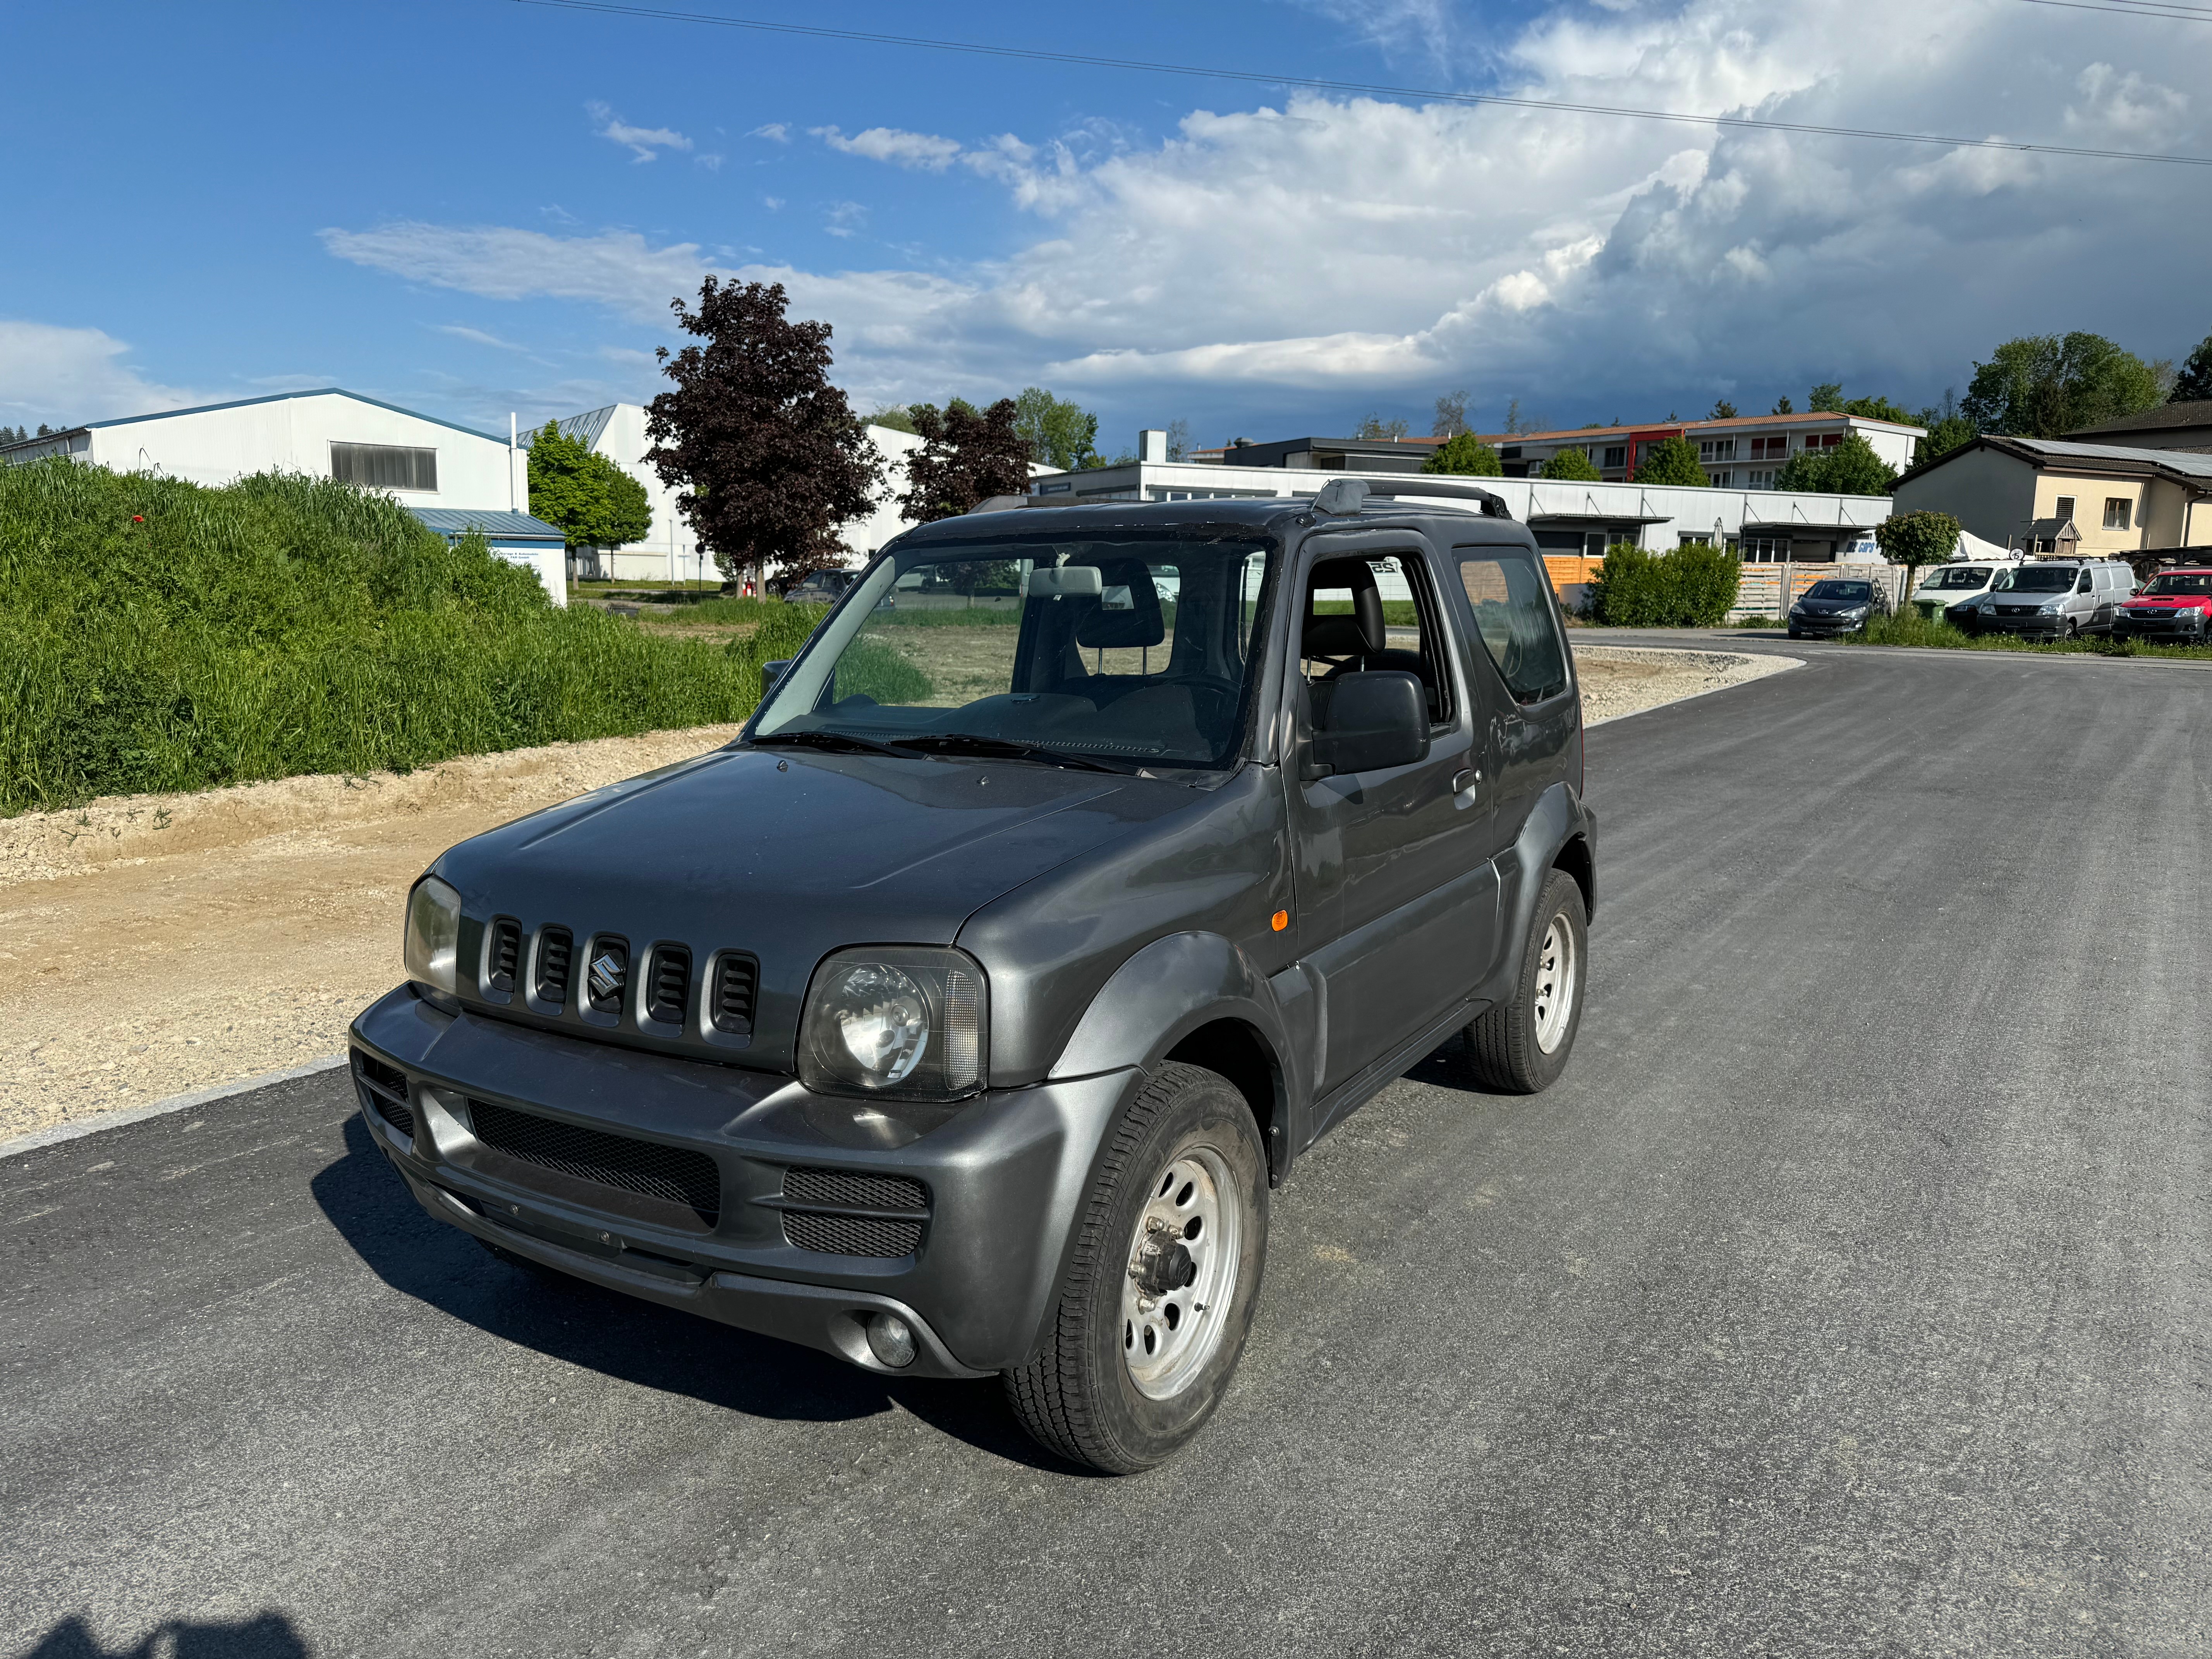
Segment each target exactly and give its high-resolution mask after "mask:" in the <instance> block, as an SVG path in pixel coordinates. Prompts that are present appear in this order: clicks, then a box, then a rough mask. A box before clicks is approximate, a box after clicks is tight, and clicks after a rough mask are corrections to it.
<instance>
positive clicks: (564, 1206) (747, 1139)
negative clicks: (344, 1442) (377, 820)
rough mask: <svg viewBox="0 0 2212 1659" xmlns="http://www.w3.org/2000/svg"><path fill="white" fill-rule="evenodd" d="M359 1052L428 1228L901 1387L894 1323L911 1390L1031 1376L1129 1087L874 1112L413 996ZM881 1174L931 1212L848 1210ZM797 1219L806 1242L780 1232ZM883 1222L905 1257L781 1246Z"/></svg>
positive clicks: (1081, 1083)
mask: <svg viewBox="0 0 2212 1659" xmlns="http://www.w3.org/2000/svg"><path fill="white" fill-rule="evenodd" d="M353 1047H354V1059H353V1074H354V1081H355V1087H356V1092H357V1093H358V1094H359V1096H360V1097H361V1100H362V1118H363V1120H364V1121H366V1123H367V1124H368V1131H369V1134H370V1136H371V1138H372V1139H374V1140H375V1142H376V1144H377V1146H379V1147H380V1149H381V1150H382V1151H383V1152H384V1153H385V1155H386V1157H387V1158H390V1159H391V1160H392V1164H393V1165H394V1166H395V1167H396V1168H397V1169H398V1171H399V1173H400V1174H401V1176H403V1177H404V1179H405V1180H406V1182H407V1185H408V1188H409V1190H410V1191H411V1192H412V1193H413V1194H415V1196H416V1200H418V1201H420V1202H421V1204H422V1206H423V1208H424V1209H426V1210H427V1211H428V1212H429V1213H430V1214H432V1215H433V1216H435V1217H436V1218H438V1219H439V1220H441V1221H444V1222H446V1223H447V1224H449V1225H453V1226H456V1227H459V1228H461V1229H462V1230H464V1231H467V1232H471V1233H474V1234H475V1235H476V1236H477V1237H479V1238H483V1239H486V1240H488V1241H489V1242H491V1243H496V1244H499V1245H501V1246H502V1247H503V1248H505V1249H509V1250H512V1251H513V1252H515V1253H516V1254H517V1255H526V1256H528V1257H530V1258H531V1259H532V1260H533V1261H542V1262H544V1263H545V1264H547V1265H549V1266H551V1267H557V1268H559V1269H560V1270H562V1272H564V1273H573V1274H574V1275H575V1276H576V1277H577V1278H579V1279H589V1280H591V1281H592V1282H593V1283H595V1284H599V1285H605V1286H606V1287H607V1288H608V1289H611V1290H617V1291H624V1292H627V1293H628V1294H630V1295H633V1296H637V1297H643V1298H644V1299H646V1300H647V1301H652V1302H658V1303H660V1304H663V1305H665V1306H668V1307H675V1308H682V1309H684V1310H686V1311H689V1312H692V1313H696V1314H700V1315H702V1316H705V1317H707V1318H709V1319H714V1320H719V1321H720V1322H724V1323H726V1324H731V1325H735V1326H738V1327H740V1328H744V1329H746V1330H751V1331H758V1332H761V1333H763V1334H767V1335H770V1336H776V1337H781V1338H783V1339H785V1340H789V1341H793V1342H799V1343H802V1344H805V1346H810V1347H815V1348H819V1349H822V1350H823V1351H824V1352H829V1353H833V1354H836V1355H837V1356H839V1357H840V1358H845V1359H848V1360H850V1361H852V1362H853V1363H854V1364H859V1365H861V1366H864V1367H866V1368H867V1369H869V1370H878V1371H888V1370H890V1368H889V1367H887V1366H885V1365H884V1364H883V1363H882V1362H881V1361H879V1360H878V1359H877V1358H875V1356H874V1354H873V1353H872V1352H871V1351H870V1349H869V1347H868V1345H867V1341H866V1336H865V1334H864V1333H863V1331H862V1328H861V1324H862V1322H863V1320H865V1319H866V1317H867V1316H869V1315H871V1314H873V1313H879V1312H880V1313H896V1314H897V1315H899V1316H901V1317H902V1318H903V1319H905V1320H906V1321H907V1322H908V1324H909V1325H910V1326H912V1327H913V1328H914V1330H915V1338H916V1344H915V1346H916V1355H915V1361H914V1363H913V1364H911V1365H908V1366H906V1367H903V1368H902V1369H901V1370H899V1371H898V1372H897V1373H896V1374H898V1375H902V1376H984V1375H987V1374H988V1373H990V1372H993V1371H996V1370H1006V1369H1007V1368H1008V1367H1010V1366H1013V1365H1016V1364H1020V1363H1021V1362H1022V1361H1023V1360H1024V1358H1027V1357H1028V1355H1029V1352H1030V1350H1031V1348H1032V1347H1033V1346H1034V1345H1035V1342H1036V1337H1037V1334H1038V1332H1039V1331H1040V1330H1041V1329H1042V1326H1043V1322H1044V1320H1045V1318H1046V1316H1047V1314H1048V1311H1049V1309H1050V1306H1051V1302H1052V1298H1053V1296H1054V1292H1055V1291H1056V1290H1057V1287H1058V1285H1059V1280H1060V1268H1061V1263H1062V1258H1063V1254H1064V1250H1065V1247H1066V1241H1067V1239H1068V1237H1070V1234H1071V1231H1072V1224H1073V1219H1074V1218H1075V1217H1076V1215H1077V1214H1079V1211H1080V1206H1081V1203H1082V1200H1083V1196H1084V1194H1085V1192H1086V1190H1087V1189H1088V1188H1089V1185H1090V1181H1091V1164H1092V1162H1093V1159H1094V1158H1095V1155H1096V1152H1097V1148H1098V1147H1099V1146H1100V1145H1101V1144H1102V1143H1103V1139H1104V1136H1105V1133H1106V1132H1107V1129H1108V1128H1109V1126H1110V1125H1111V1124H1112V1122H1113V1121H1114V1120H1115V1117H1116V1116H1117V1115H1119V1113H1120V1111H1121V1108H1122V1106H1123V1104H1124V1103H1125V1102H1126V1100H1127V1097H1128V1095H1129V1092H1130V1091H1131V1090H1132V1089H1133V1087H1134V1086H1135V1085H1136V1084H1137V1082H1138V1081H1139V1073H1136V1072H1135V1071H1133V1070H1129V1071H1119V1072H1110V1073H1103V1074H1101V1075H1097V1076H1092V1077H1087V1078H1080V1079H1071V1080H1066V1081H1056V1082H1052V1083H1047V1084H1042V1085H1037V1086H1036V1087H1033V1088H1028V1089H1012V1090H1001V1091H992V1092H990V1093H987V1094H984V1095H981V1096H979V1097H976V1098H975V1099H973V1100H970V1101H968V1102H965V1103H962V1104H960V1105H959V1106H957V1107H956V1108H940V1109H935V1110H934V1111H933V1112H921V1113H916V1112H912V1111H908V1110H905V1109H900V1108H895V1107H890V1106H888V1105H886V1106H885V1107H884V1109H882V1110H878V1109H875V1108H874V1106H873V1105H872V1103H869V1102H866V1101H861V1100H852V1099H846V1098H843V1097H832V1096H824V1095H816V1094H812V1093H811V1092H809V1091H807V1090H805V1089H804V1088H802V1087H801V1086H800V1085H799V1083H798V1082H797V1081H796V1080H795V1079H790V1078H787V1077H781V1076H778V1075H775V1074H773V1073H762V1072H748V1071H743V1070H739V1069H738V1068H736V1067H733V1066H720V1065H714V1064H710V1063H707V1062H704V1061H699V1060H681V1059H674V1058H670V1057H666V1056H662V1055H657V1054H641V1053H638V1052H635V1051H634V1050H630V1049H625V1048H615V1047H613V1046H612V1045H610V1044H605V1043H597V1042H590V1041H588V1040H586V1039H582V1038H578V1037H572V1036H565V1035H562V1034H559V1033H554V1032H545V1031H539V1030H532V1029H528V1028H526V1027H522V1026H519V1025H510V1024H506V1023H504V1022H502V1021H500V1020H497V1019H494V1018H487V1017H485V1016H483V1015H480V1014H472V1013H466V1012H464V1013H460V1014H447V1013H444V1012H441V1011H439V1010H437V1009H435V1008H432V1007H430V1006H428V1004H426V1003H424V1002H422V1001H421V1000H418V999H417V998H416V996H415V994H413V993H412V992H411V991H410V990H409V989H407V988H406V987H404V986H403V987H400V988H399V989H398V990H396V991H393V992H392V993H391V994H389V995H387V996H386V997H384V998H383V999H381V1000H379V1001H378V1002H376V1003H375V1004H374V1005H372V1006H370V1007H369V1008H368V1010H367V1011H365V1012H363V1013H362V1015H361V1017H360V1018H358V1019H356V1021H355V1022H354V1026H353ZM364 1061H366V1062H368V1064H367V1065H366V1066H365V1065H364ZM380 1068H390V1072H389V1073H386V1072H385V1071H383V1070H381V1069H380ZM391 1073H397V1074H398V1076H399V1077H402V1078H404V1085H405V1086H404V1095H405V1099H404V1103H398V1102H396V1099H395V1096H394V1094H393V1091H392V1089H391V1087H390V1085H391V1083H392V1076H391ZM373 1080H374V1084H376V1085H381V1086H373ZM894 1112H896V1114H897V1115H892V1114H893V1113H894ZM493 1123H496V1124H497V1125H499V1126H500V1127H499V1128H498V1131H497V1132H496V1133H495V1132H494V1131H493V1130H492V1129H491V1128H490V1127H486V1126H488V1125H490V1124H493ZM518 1124H520V1125H523V1126H526V1131H527V1133H526V1135H525V1137H524V1139H520V1140H518V1139H516V1133H515V1130H516V1126H517V1125H518ZM480 1127H481V1128H483V1130H484V1135H485V1137H486V1138H485V1139H479V1137H478V1134H477V1129H478V1128H480ZM609 1138H612V1139H615V1140H617V1141H619V1142H620V1143H621V1149H628V1150H626V1151H622V1152H621V1157H620V1158H619V1159H618V1160H617V1162H618V1163H619V1164H620V1167H617V1166H616V1164H609V1163H607V1162H605V1160H604V1159H603V1158H602V1159H600V1161H599V1162H594V1159H595V1158H600V1154H599V1152H595V1151H594V1150H593V1149H594V1148H604V1147H605V1146H606V1143H607V1140H608V1139H609ZM579 1147H581V1148H582V1149H583V1150H582V1151H581V1152H579V1151H578V1148H579ZM621 1149H617V1150H621ZM702 1160H703V1162H702ZM671 1170H673V1171H674V1172H675V1176H674V1177H672V1178H671V1176H669V1175H668V1171H671ZM794 1170H795V1171H798V1172H799V1177H800V1179H799V1182H796V1183H795V1182H794V1181H793V1178H792V1176H791V1174H790V1172H792V1171H794ZM687 1172H688V1173H687ZM885 1177H889V1178H890V1182H889V1183H888V1184H889V1185H891V1186H896V1185H898V1184H899V1183H901V1182H920V1183H921V1190H922V1192H923V1194H925V1198H924V1200H923V1202H922V1206H921V1210H920V1211H911V1210H909V1209H907V1208H901V1209H898V1210H871V1209H868V1208H866V1207H863V1206H862V1205H861V1203H860V1202H859V1201H856V1200H853V1199H851V1198H850V1197H849V1194H851V1193H853V1192H856V1191H857V1192H860V1193H863V1194H866V1192H868V1191H869V1190H870V1186H869V1183H870V1182H871V1178H873V1179H874V1181H875V1182H876V1183H877V1184H878V1185H879V1186H880V1185H884V1184H885V1183H884V1180H883V1178H885ZM617 1182H628V1183H629V1184H628V1185H620V1184H613V1183H617ZM686 1182H688V1183H689V1184H688V1185H687V1184H685V1183H686ZM855 1183H857V1185H856V1184H855ZM794 1189H796V1190H797V1191H798V1192H799V1194H800V1195H799V1197H798V1198H796V1199H794V1198H793V1196H792V1195H791V1194H792V1193H793V1190H794ZM823 1190H829V1191H830V1192H831V1193H832V1194H833V1196H832V1198H831V1200H829V1201H826V1202H825V1201H823V1200H821V1199H820V1194H821V1192H822V1191H823ZM838 1193H843V1194H848V1196H846V1197H844V1198H838V1197H836V1196H835V1194H838ZM870 1201H871V1202H873V1201H875V1200H870ZM794 1214H796V1215H802V1216H805V1217H807V1218H810V1219H811V1221H812V1222H814V1223H816V1224H818V1225H814V1226H812V1227H811V1228H809V1227H805V1226H800V1227H787V1217H788V1216H792V1215H794ZM894 1215H896V1216H898V1217H901V1219H899V1220H896V1221H886V1220H884V1219H883V1218H884V1217H888V1216H894ZM886 1226H889V1227H891V1228H893V1229H894V1230H896V1229H900V1228H903V1229H906V1230H907V1231H906V1233H905V1234H903V1235H898V1236H899V1237H903V1238H906V1239H910V1240H911V1241H912V1247H911V1248H909V1249H907V1250H906V1253H905V1254H903V1255H896V1256H891V1255H880V1256H879V1255H845V1254H832V1253H829V1252H828V1251H826V1250H824V1249H803V1248H801V1247H800V1246H799V1244H797V1243H793V1242H792V1238H791V1237H790V1236H789V1235H790V1234H791V1233H793V1232H796V1233H798V1234H799V1236H800V1237H805V1238H807V1239H809V1240H810V1242H811V1243H817V1244H821V1243H831V1244H837V1243H842V1242H843V1241H844V1240H845V1239H846V1237H848V1236H850V1237H856V1238H858V1239H860V1241H861V1242H862V1243H866V1241H867V1240H868V1239H869V1238H870V1237H877V1238H881V1237H884V1233H883V1232H882V1229H884V1227H886ZM871 1230H874V1231H871ZM885 1248H892V1247H885ZM896 1248H904V1246H903V1245H900V1246H896Z"/></svg>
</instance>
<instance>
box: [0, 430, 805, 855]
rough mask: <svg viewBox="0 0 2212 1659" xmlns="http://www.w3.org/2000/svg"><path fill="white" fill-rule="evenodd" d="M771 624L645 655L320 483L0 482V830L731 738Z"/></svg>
mask: <svg viewBox="0 0 2212 1659" xmlns="http://www.w3.org/2000/svg"><path fill="white" fill-rule="evenodd" d="M775 609H776V611H778V612H779V613H780V614H778V615H776V616H775V617H762V618H760V621H761V623H762V626H760V627H759V628H757V629H755V630H753V632H752V633H751V634H750V635H749V636H748V637H746V638H744V639H740V640H737V641H732V642H731V643H730V644H729V645H728V646H727V647H718V646H716V645H714V644H708V643H703V642H694V641H684V640H680V639H669V638H665V637H660V638H655V637H652V636H649V635H647V634H645V633H643V632H642V631H641V630H640V629H638V628H637V627H636V626H635V624H634V623H630V622H629V621H628V620H626V619H624V618H621V617H610V616H607V615H605V614H603V613H601V612H599V611H594V610H592V609H590V608H588V607H586V606H580V605H579V606H575V607H573V608H571V609H568V610H562V609H559V608H556V606H554V605H551V604H550V603H549V602H548V600H547V599H546V598H545V595H544V590H543V589H542V588H540V587H539V586H538V582H537V580H536V578H535V577H533V576H532V574H530V573H529V572H528V571H526V570H523V569H520V568H517V567H515V566H513V565H509V564H507V563H505V562H502V561H501V560H499V559H497V558H495V557H494V556H492V555H491V554H490V553H489V551H488V550H486V549H485V548H484V547H483V544H482V543H481V542H480V541H474V540H473V539H471V541H468V542H464V543H463V544H461V545H459V546H458V547H449V546H448V545H447V544H446V542H445V541H444V539H443V538H441V537H439V536H436V535H434V534H433V533H431V532H428V531H427V530H425V529H424V528H423V527H422V526H421V525H420V524H419V523H418V522H417V521H416V520H415V519H414V518H413V517H411V516H410V514H408V513H406V512H405V511H404V509H402V508H401V507H398V506H397V505H395V504H394V503H392V501H388V500H386V499H384V498H382V497H379V496H374V495H363V494H362V493H361V492H359V491H357V490H355V489H350V488H349V487H347V486H345V485H342V484H336V483H329V482H326V481H319V480H314V479H309V478H305V477H276V476H263V477H252V478H246V479H244V480H241V481H240V482H239V483H236V484H233V485H229V486H228V487H225V488H222V489H206V488H203V487H201V486H199V485H196V484H190V483H180V482H179V481H176V480H173V479H161V478H151V477H139V476H123V475H118V474H116V473H113V472H110V471H106V470H104V469H101V468H98V467H89V466H80V465H76V464H74V463H71V462H68V461H59V460H57V461H52V462H46V463H42V464H40V465H33V466H22V467H0V814H12V813H15V812H21V811H30V810H35V809H51V808H54V807H58V806H64V805H72V804H74V803H76V802H79V801H82V800H85V799H90V798H91V797H94V796H96V795H104V794H119V793H140V792H145V791H155V790H180V789H199V788H207V787H213V786H216V785H221V784H228V783H238V782H245V781H252V780H256V779H263V778H277V777H289V776H293V775H299V774H301V773H359V772H368V771H374V770H379V769H391V770H400V771H404V770H408V769H412V768H416V767H420V766H425V765H428V764H431V763H435V762H438V761H441V760H445V759H447V758H449V757H453V756H455V755H463V754H479V753H487V752H490V751H493V750H503V749H513V748H520V747H525V746H528V745H531V744H544V743H553V742H559V741H564V740H576V739H581V738H600V737H613V736H619V735H624V734H628V733H633V732H647V731H654V730H661V729H667V728H672V727H679V726H700V725H706V724H709V723H713V722H716V721H724V720H740V719H742V718H744V716H745V715H746V714H749V713H750V711H751V709H752V708H753V706H754V704H755V702H757V700H758V696H759V689H760V664H761V662H762V661H763V659H766V658H770V657H779V656H788V655H790V654H791V653H792V652H793V651H794V650H796V649H797V648H798V647H799V644H800V643H801V642H803V641H804V640H805V637H806V635H807V633H808V631H809V630H810V629H811V627H812V625H813V623H814V622H815V621H816V620H817V617H818V615H819V613H818V612H816V611H798V610H794V609H792V608H790V607H784V606H778V607H775Z"/></svg>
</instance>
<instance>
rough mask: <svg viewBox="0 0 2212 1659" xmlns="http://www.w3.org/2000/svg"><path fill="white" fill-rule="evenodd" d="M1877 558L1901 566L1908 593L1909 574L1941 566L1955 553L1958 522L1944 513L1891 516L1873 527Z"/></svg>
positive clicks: (1910, 578) (1909, 590)
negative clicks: (1878, 549) (1933, 566)
mask: <svg viewBox="0 0 2212 1659" xmlns="http://www.w3.org/2000/svg"><path fill="white" fill-rule="evenodd" d="M1874 539H1875V544H1876V545H1877V546H1879V547H1880V548H1881V556H1882V557H1883V558H1885V559H1887V560H1888V561H1889V562H1891V563H1892V564H1901V565H1903V566H1905V571H1906V575H1905V592H1908V593H1909V592H1911V591H1912V575H1911V573H1912V572H1913V571H1916V570H1917V569H1918V568H1920V567H1921V566H1922V565H1923V564H1942V563H1943V562H1945V561H1946V560H1948V558H1949V557H1950V556H1951V555H1952V554H1953V553H1954V552H1955V551H1956V550H1958V546H1959V521H1958V520H1956V519H1954V518H1953V517H1952V516H1951V515H1950V514H1949V513H1891V514H1890V515H1889V517H1887V519H1884V520H1882V521H1881V523H1880V524H1878V525H1876V526H1875V527H1874Z"/></svg>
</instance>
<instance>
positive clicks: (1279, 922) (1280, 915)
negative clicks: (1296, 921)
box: [1271, 910, 1291, 933]
mask: <svg viewBox="0 0 2212 1659" xmlns="http://www.w3.org/2000/svg"><path fill="white" fill-rule="evenodd" d="M1271 920H1272V921H1273V923H1274V927H1275V931H1276V932H1277V933H1281V932H1282V931H1283V929H1284V928H1285V927H1289V926H1290V925H1291V913H1290V912H1289V911H1288V910H1278V911H1276V912H1275V914H1274V915H1273V917H1272V918H1271Z"/></svg>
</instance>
